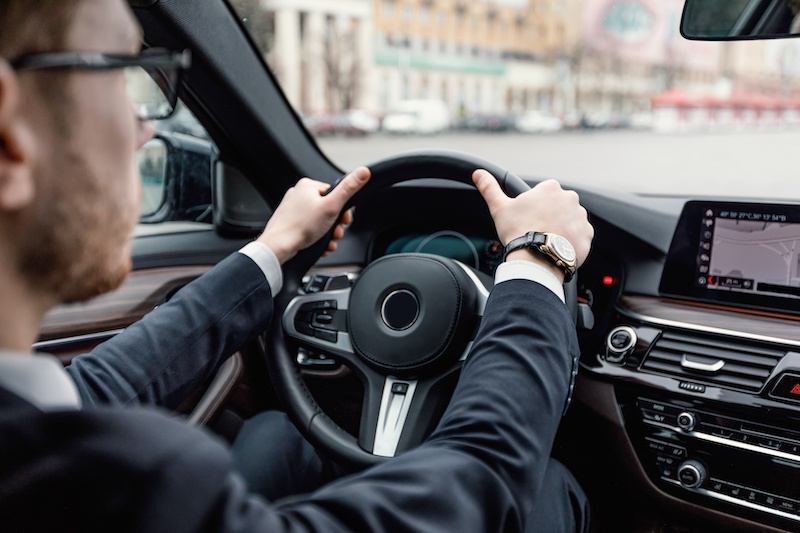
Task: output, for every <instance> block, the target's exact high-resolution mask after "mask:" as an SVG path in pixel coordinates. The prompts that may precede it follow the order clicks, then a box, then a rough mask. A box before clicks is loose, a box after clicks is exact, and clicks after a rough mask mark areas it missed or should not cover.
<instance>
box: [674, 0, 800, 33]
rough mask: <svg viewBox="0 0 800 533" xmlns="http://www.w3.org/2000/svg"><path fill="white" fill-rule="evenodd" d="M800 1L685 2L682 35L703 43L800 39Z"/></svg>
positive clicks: (727, 0) (716, 0) (695, 0)
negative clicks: (795, 37)
mask: <svg viewBox="0 0 800 533" xmlns="http://www.w3.org/2000/svg"><path fill="white" fill-rule="evenodd" d="M799 15H800V0H686V5H685V7H684V9H683V18H682V20H681V35H683V36H684V37H686V38H687V39H693V40H701V41H737V40H746V39H775V38H785V37H792V36H797V35H800V16H799Z"/></svg>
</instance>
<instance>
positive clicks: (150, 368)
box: [67, 253, 272, 409]
mask: <svg viewBox="0 0 800 533" xmlns="http://www.w3.org/2000/svg"><path fill="white" fill-rule="evenodd" d="M271 317H272V294H271V292H270V288H269V284H268V282H267V280H266V278H265V277H264V274H263V272H262V271H261V269H260V268H259V267H258V266H257V265H256V264H255V263H254V262H253V261H252V260H251V259H250V258H248V257H246V256H245V255H243V254H240V253H235V254H232V255H231V256H229V257H228V258H226V259H225V260H223V261H221V262H220V263H219V264H218V265H217V266H215V267H214V268H213V269H211V270H210V271H209V272H207V273H206V274H204V275H203V276H201V277H200V278H198V279H197V280H195V281H193V282H192V283H190V284H188V285H187V286H186V287H184V288H183V289H181V290H180V291H179V292H178V293H177V294H176V295H175V296H174V297H173V298H172V299H171V300H170V301H169V302H168V303H166V304H164V305H162V306H160V307H158V309H155V310H154V311H152V312H150V313H149V314H148V315H147V316H145V317H144V318H143V319H142V320H140V321H139V322H137V323H136V324H133V325H132V326H130V327H128V328H127V329H126V330H125V331H124V332H122V333H120V334H119V335H117V336H116V337H114V338H113V339H111V340H109V341H107V342H105V343H103V344H101V345H99V346H98V347H97V348H95V349H94V350H93V351H91V352H90V353H88V354H84V355H80V356H78V357H76V358H75V359H74V360H73V361H72V363H71V364H70V366H69V367H67V372H68V373H69V374H70V376H71V377H72V379H73V380H74V381H75V384H76V385H77V387H78V390H79V392H80V395H81V399H82V400H83V403H84V405H87V406H90V405H98V404H116V405H128V404H138V403H142V404H156V405H160V406H163V407H166V408H167V409H173V408H175V407H176V406H177V405H178V404H180V402H181V401H183V400H184V399H185V398H186V397H187V396H188V395H189V394H191V393H192V392H193V391H194V390H196V389H197V388H198V387H199V386H200V385H202V384H203V383H204V382H205V381H206V380H208V379H209V378H210V377H211V376H212V375H213V373H214V372H215V371H216V369H217V368H218V367H219V365H220V364H221V363H222V362H223V360H224V357H227V356H229V355H231V354H232V353H234V352H235V351H236V350H238V349H239V348H240V347H241V346H242V345H243V344H245V343H246V342H248V341H250V340H252V339H253V338H255V336H256V335H257V334H258V333H259V332H261V331H264V330H265V329H266V328H267V327H268V325H269V321H270V318H271Z"/></svg>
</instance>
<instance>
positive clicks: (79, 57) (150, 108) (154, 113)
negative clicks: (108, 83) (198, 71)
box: [11, 48, 192, 120]
mask: <svg viewBox="0 0 800 533" xmlns="http://www.w3.org/2000/svg"><path fill="white" fill-rule="evenodd" d="M191 63H192V56H191V52H190V51H189V50H184V51H182V52H173V51H170V50H165V49H163V48H149V49H147V50H144V51H143V52H142V53H141V54H139V55H134V56H131V55H118V54H100V53H93V52H55V53H48V54H35V55H28V56H24V57H21V58H19V59H17V60H16V61H13V62H12V63H11V67H12V68H13V69H15V70H44V69H78V70H95V71H102V70H115V69H122V70H124V72H125V81H126V85H127V88H128V95H129V96H130V99H131V102H133V105H134V107H135V108H136V111H137V113H138V114H139V118H141V119H142V120H160V119H164V118H168V117H169V116H171V115H172V113H174V112H175V106H176V105H177V103H178V88H179V87H180V81H181V76H182V73H183V71H184V70H186V69H188V68H189V66H190V65H191Z"/></svg>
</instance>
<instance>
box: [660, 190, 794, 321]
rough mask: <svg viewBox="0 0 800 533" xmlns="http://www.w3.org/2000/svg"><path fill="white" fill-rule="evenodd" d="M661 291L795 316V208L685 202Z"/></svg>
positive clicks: (775, 205) (770, 205)
mask: <svg viewBox="0 0 800 533" xmlns="http://www.w3.org/2000/svg"><path fill="white" fill-rule="evenodd" d="M660 290H661V293H662V294H664V295H667V296H680V297H686V298H691V299H695V300H701V301H708V302H715V303H716V302H725V303H730V304H734V305H737V304H738V305H742V306H746V307H755V308H765V309H780V310H787V311H790V312H794V313H798V314H800V205H791V204H754V203H734V202H701V201H695V202H689V203H687V204H686V206H685V207H684V210H683V213H682V214H681V218H680V221H679V222H678V227H677V229H676V231H675V236H674V237H673V241H672V246H671V247H670V251H669V254H668V256H667V262H666V265H665V268H664V273H663V275H662V278H661V288H660Z"/></svg>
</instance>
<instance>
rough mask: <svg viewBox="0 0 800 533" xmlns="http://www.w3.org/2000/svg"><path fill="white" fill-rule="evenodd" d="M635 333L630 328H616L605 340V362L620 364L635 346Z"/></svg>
mask: <svg viewBox="0 0 800 533" xmlns="http://www.w3.org/2000/svg"><path fill="white" fill-rule="evenodd" d="M637 340H638V338H637V336H636V331H634V329H633V328H632V327H630V326H617V327H615V328H614V329H612V330H611V331H610V332H609V334H608V337H607V338H606V361H608V362H609V363H621V362H622V361H624V360H625V358H626V357H627V356H628V355H629V354H630V353H631V352H632V351H633V348H634V346H636V341H637Z"/></svg>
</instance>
